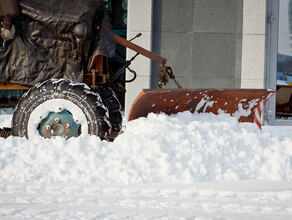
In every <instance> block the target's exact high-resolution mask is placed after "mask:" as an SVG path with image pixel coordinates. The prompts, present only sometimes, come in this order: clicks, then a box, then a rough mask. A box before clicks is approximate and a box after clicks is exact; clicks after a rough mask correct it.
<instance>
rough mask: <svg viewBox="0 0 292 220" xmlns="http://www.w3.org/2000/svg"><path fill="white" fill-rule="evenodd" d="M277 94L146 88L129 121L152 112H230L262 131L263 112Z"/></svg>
mask: <svg viewBox="0 0 292 220" xmlns="http://www.w3.org/2000/svg"><path fill="white" fill-rule="evenodd" d="M274 94H275V92H274V91H272V90H266V89H144V90H142V92H141V93H140V94H139V96H138V97H137V98H136V100H135V101H134V103H133V105H132V107H131V109H130V112H129V117H128V121H131V120H134V119H137V118H140V117H147V115H148V114H149V113H151V112H153V113H161V112H163V113H165V114H167V115H171V114H176V113H178V112H184V111H190V112H192V113H194V112H197V113H209V112H211V113H214V114H219V113H227V114H230V115H231V116H234V117H237V118H238V121H239V122H251V123H253V122H255V123H256V124H257V125H258V126H259V127H260V128H261V114H262V109H263V107H264V105H265V104H266V102H267V100H268V99H269V98H270V97H271V96H272V95H274Z"/></svg>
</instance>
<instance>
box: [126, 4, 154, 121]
mask: <svg viewBox="0 0 292 220" xmlns="http://www.w3.org/2000/svg"><path fill="white" fill-rule="evenodd" d="M152 8H153V4H152V0H128V18H127V20H128V21H127V39H131V38H133V37H134V36H135V35H136V34H138V33H142V36H141V37H139V38H137V39H135V40H134V41H133V43H135V44H138V45H139V46H141V47H143V48H145V49H147V50H150V51H151V49H152ZM135 54H136V52H134V51H132V50H130V49H127V59H130V58H131V57H132V56H134V55H135ZM130 68H131V69H133V70H135V71H136V72H137V78H136V80H135V81H134V82H132V83H128V84H127V85H126V89H127V92H126V96H125V116H126V117H128V113H129V110H130V108H131V105H132V103H133V101H134V100H135V98H136V97H137V96H138V95H139V93H140V92H141V91H142V89H147V88H150V81H151V60H150V59H148V58H146V57H144V56H142V55H139V56H138V57H137V58H136V59H135V60H134V61H133V62H132V64H131V66H130ZM126 74H127V79H131V78H132V74H131V73H130V72H129V71H127V73H126Z"/></svg>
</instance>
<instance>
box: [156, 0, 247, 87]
mask: <svg viewBox="0 0 292 220" xmlns="http://www.w3.org/2000/svg"><path fill="white" fill-rule="evenodd" d="M242 2H243V1H242V0H216V1H214V0H180V1H177V0H156V1H154V14H153V28H154V29H153V30H154V32H153V34H154V35H153V49H154V50H155V51H156V52H160V53H161V55H162V56H165V57H166V58H168V60H169V61H168V65H170V66H172V68H173V70H174V73H175V75H176V77H177V80H178V81H179V82H180V83H181V84H182V86H183V87H184V88H212V87H220V88H236V87H240V79H241V75H240V73H241V48H242V14H243V13H242V10H243V3H242ZM158 48H159V49H160V51H159V49H158ZM153 74H155V73H154V72H153ZM153 77H155V75H153ZM153 86H154V85H153ZM173 86H174V85H171V87H173Z"/></svg>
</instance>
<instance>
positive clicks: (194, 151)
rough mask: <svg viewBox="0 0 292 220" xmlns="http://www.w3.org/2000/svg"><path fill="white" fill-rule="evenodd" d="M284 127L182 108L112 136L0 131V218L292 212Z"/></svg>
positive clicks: (291, 164) (290, 152) (290, 149)
mask: <svg viewBox="0 0 292 220" xmlns="http://www.w3.org/2000/svg"><path fill="white" fill-rule="evenodd" d="M10 120H11V115H2V116H0V127H4V126H9V124H10ZM291 134H292V127H270V126H263V130H259V129H258V127H257V126H256V125H254V124H250V123H242V124H240V123H238V122H237V120H236V119H235V118H232V117H230V116H227V115H219V116H215V115H212V114H200V115H197V114H190V113H187V112H185V113H181V114H178V115H175V116H166V115H154V114H151V115H149V117H148V118H142V119H138V120H135V121H133V122H129V123H125V128H124V133H123V134H122V135H120V136H119V137H118V138H117V139H116V140H115V141H114V142H113V143H109V142H106V141H100V140H99V139H98V138H97V137H93V136H91V137H88V136H84V137H79V138H71V139H70V140H68V141H65V140H64V139H62V138H56V139H54V140H43V139H34V140H26V139H20V138H15V137H9V138H8V139H3V138H0V219H20V218H21V219H22V218H23V219H26V218H27V219H292V138H291Z"/></svg>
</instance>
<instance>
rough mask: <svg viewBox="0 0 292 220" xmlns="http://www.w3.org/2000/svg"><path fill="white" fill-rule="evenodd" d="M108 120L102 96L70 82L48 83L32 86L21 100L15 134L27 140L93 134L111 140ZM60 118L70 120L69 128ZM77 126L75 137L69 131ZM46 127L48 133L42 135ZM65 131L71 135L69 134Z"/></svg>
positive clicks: (15, 121)
mask: <svg viewBox="0 0 292 220" xmlns="http://www.w3.org/2000/svg"><path fill="white" fill-rule="evenodd" d="M64 112H65V113H64ZM52 113H53V115H54V116H52V115H51V114H52ZM49 115H51V116H49ZM55 115H57V116H55ZM52 117H55V118H52ZM108 117H109V113H108V109H107V107H106V106H105V105H104V104H103V102H102V99H101V97H100V96H99V94H97V93H95V92H93V91H91V90H90V88H89V87H88V86H87V85H86V84H83V83H79V84H74V83H72V81H70V80H67V79H61V80H47V81H45V82H43V83H39V84H37V85H35V86H34V87H32V88H31V89H30V90H29V91H28V92H27V93H25V94H24V95H23V96H22V97H21V99H20V100H19V102H18V104H17V106H16V108H15V111H14V113H13V117H12V135H13V136H19V137H26V138H34V137H36V136H37V137H39V136H43V137H44V138H51V136H62V137H64V138H66V139H67V138H70V137H72V136H75V137H76V136H79V135H87V134H89V135H96V136H99V137H100V138H101V139H102V140H103V139H108V138H107V136H108V135H109V133H110V130H111V124H110V121H109V119H108ZM59 118H61V119H62V120H63V119H64V120H63V121H66V126H65V125H64V124H63V122H61V120H60V119H59ZM53 119H54V120H55V122H54V120H53ZM70 120H71V121H70ZM48 121H49V122H50V123H51V124H48V123H49V122H48ZM51 121H52V122H51ZM68 121H70V122H68ZM74 124H75V125H77V126H78V128H77V129H75V130H76V131H75V134H77V135H72V130H71V131H70V132H69V131H67V130H69V128H71V126H72V127H73V126H75V125H74ZM45 126H46V127H45ZM75 127H76V126H75ZM46 128H47V130H49V131H48V133H44V132H41V131H45V130H46ZM53 128H54V129H53ZM67 128H68V129H67ZM66 129H67V130H66ZM72 129H73V128H72ZM65 132H67V133H70V134H71V135H70V134H69V135H68V134H67V133H66V135H65ZM50 133H51V134H50ZM45 134H46V135H45ZM48 136H49V137H48Z"/></svg>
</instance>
